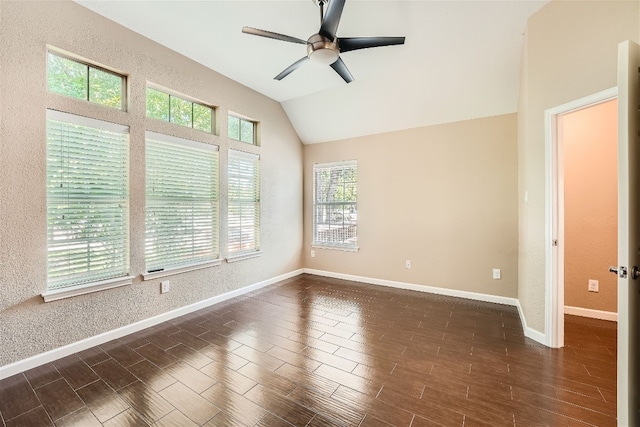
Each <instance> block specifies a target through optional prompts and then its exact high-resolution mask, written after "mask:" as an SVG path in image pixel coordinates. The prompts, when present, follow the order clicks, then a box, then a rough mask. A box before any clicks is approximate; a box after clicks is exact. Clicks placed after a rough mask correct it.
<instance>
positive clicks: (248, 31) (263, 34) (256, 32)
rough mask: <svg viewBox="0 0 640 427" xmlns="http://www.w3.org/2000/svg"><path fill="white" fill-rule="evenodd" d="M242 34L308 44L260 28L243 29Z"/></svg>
mask: <svg viewBox="0 0 640 427" xmlns="http://www.w3.org/2000/svg"><path fill="white" fill-rule="evenodd" d="M242 32H243V33H245V34H253V35H254V36H260V37H266V38H268V39H275V40H282V41H283V42H289V43H298V44H307V42H306V41H304V40H301V39H298V38H296V37H291V36H287V35H284V34H280V33H274V32H272V31H266V30H260V29H258V28H251V27H242Z"/></svg>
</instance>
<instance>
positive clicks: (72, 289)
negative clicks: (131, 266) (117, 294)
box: [41, 276, 133, 302]
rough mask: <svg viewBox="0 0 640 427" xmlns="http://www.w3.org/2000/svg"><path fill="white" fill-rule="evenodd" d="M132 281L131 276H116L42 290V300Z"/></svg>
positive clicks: (52, 299)
mask: <svg viewBox="0 0 640 427" xmlns="http://www.w3.org/2000/svg"><path fill="white" fill-rule="evenodd" d="M132 283H133V276H125V277H116V278H115V279H107V280H101V281H99V282H91V283H84V284H82V285H77V286H67V287H65V288H60V289H52V290H50V291H45V292H43V293H42V294H41V295H42V298H43V299H44V302H51V301H57V300H59V299H64V298H71V297H75V296H78V295H85V294H90V293H92V292H98V291H105V290H107V289H113V288H119V287H120V286H127V285H130V284H132Z"/></svg>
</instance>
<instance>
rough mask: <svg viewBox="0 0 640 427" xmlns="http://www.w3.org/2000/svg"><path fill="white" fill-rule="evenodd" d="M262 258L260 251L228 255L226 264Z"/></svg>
mask: <svg viewBox="0 0 640 427" xmlns="http://www.w3.org/2000/svg"><path fill="white" fill-rule="evenodd" d="M259 256H262V251H254V252H245V253H241V254H237V255H228V256H227V263H232V262H238V261H244V260H245V259H251V258H257V257H259Z"/></svg>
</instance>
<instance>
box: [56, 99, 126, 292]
mask: <svg viewBox="0 0 640 427" xmlns="http://www.w3.org/2000/svg"><path fill="white" fill-rule="evenodd" d="M128 271H129V129H128V128H127V127H126V126H121V125H116V124H113V123H107V122H103V121H99V120H93V119H88V118H85V117H80V116H75V115H71V114H67V113H61V112H58V111H53V110H47V289H48V290H56V289H62V288H67V287H70V286H75V285H80V284H86V283H93V282H100V281H104V280H107V279H112V278H117V277H122V276H126V275H127V274H128Z"/></svg>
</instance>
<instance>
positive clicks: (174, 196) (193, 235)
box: [145, 132, 219, 272]
mask: <svg viewBox="0 0 640 427" xmlns="http://www.w3.org/2000/svg"><path fill="white" fill-rule="evenodd" d="M146 140H147V141H146V169H147V171H146V203H147V204H146V242H145V260H146V268H147V271H148V272H154V271H161V270H164V269H169V268H175V267H182V266H188V265H194V264H199V263H204V262H208V261H213V260H215V259H217V258H218V255H219V251H218V247H219V245H218V147H217V146H215V145H210V144H205V143H199V142H194V141H188V140H184V139H179V138H173V137H169V136H166V135H160V134H154V133H151V132H147V136H146Z"/></svg>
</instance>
